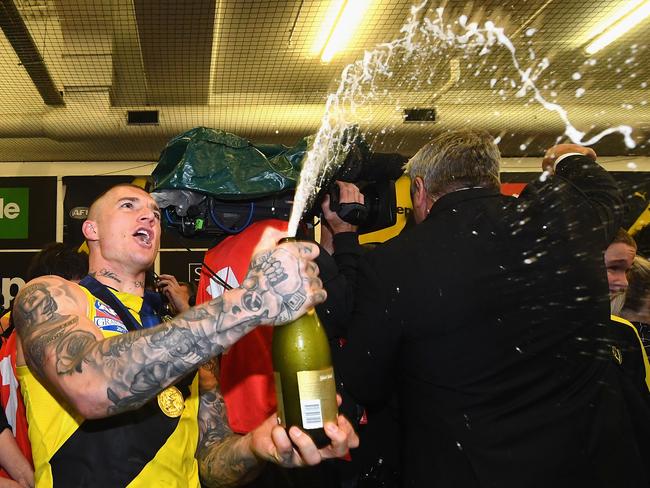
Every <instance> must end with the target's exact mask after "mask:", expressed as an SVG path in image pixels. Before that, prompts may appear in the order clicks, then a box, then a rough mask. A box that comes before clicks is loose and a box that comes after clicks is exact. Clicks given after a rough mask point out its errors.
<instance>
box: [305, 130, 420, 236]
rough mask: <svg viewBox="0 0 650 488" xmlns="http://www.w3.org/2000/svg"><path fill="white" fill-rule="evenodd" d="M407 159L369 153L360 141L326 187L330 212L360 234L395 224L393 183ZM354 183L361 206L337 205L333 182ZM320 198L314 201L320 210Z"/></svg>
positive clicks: (337, 198)
mask: <svg viewBox="0 0 650 488" xmlns="http://www.w3.org/2000/svg"><path fill="white" fill-rule="evenodd" d="M406 161H407V158H406V157H404V156H402V155H400V154H394V153H371V152H370V151H369V149H368V148H367V146H366V145H365V144H364V143H363V142H358V143H357V144H355V145H354V146H353V147H352V149H351V150H350V152H349V153H348V156H347V158H346V159H345V161H344V162H343V164H342V165H341V167H340V168H339V169H338V170H337V171H336V172H335V173H334V175H333V176H332V177H331V180H330V181H331V183H330V185H329V186H328V187H327V193H328V194H329V197H330V209H331V210H332V211H334V212H336V213H337V214H338V216H339V217H340V218H341V219H342V220H345V221H346V222H348V223H350V224H352V225H358V226H359V233H360V234H366V233H368V232H375V231H378V230H381V229H385V228H386V227H391V226H393V225H395V223H396V222H397V196H396V194H395V180H397V179H398V178H399V177H400V176H402V173H403V172H404V171H403V169H402V168H403V166H404V163H405V162H406ZM337 180H338V181H345V182H348V183H354V184H355V185H357V187H359V190H360V191H361V193H362V194H363V197H364V204H363V205H362V204H359V203H340V199H339V196H340V195H339V186H338V185H337V184H336V181H337ZM321 201H322V198H317V202H318V203H317V205H318V208H320V202H321Z"/></svg>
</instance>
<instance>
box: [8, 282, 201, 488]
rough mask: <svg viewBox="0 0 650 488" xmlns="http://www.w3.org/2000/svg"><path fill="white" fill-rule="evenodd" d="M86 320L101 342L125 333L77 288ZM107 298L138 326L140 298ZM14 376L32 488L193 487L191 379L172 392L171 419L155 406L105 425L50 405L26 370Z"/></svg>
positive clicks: (194, 392)
mask: <svg viewBox="0 0 650 488" xmlns="http://www.w3.org/2000/svg"><path fill="white" fill-rule="evenodd" d="M82 289H83V290H84V291H85V292H86V295H87V297H88V310H89V312H88V317H89V318H90V319H91V320H92V321H93V322H94V323H95V325H97V327H98V328H99V329H101V331H102V334H103V335H104V337H110V336H113V335H117V334H121V333H125V332H127V328H126V327H125V324H124V323H123V322H122V320H121V319H120V317H119V316H118V314H117V313H116V312H115V311H114V310H113V309H112V308H111V307H110V306H108V305H107V304H106V303H104V302H103V301H101V300H99V299H97V298H96V297H95V296H93V295H92V294H91V293H90V292H89V291H88V290H86V289H85V288H82ZM111 292H112V293H113V294H114V295H115V296H117V298H118V299H119V300H120V301H121V302H122V303H123V304H124V305H125V306H126V307H127V308H128V309H129V310H130V311H131V313H132V314H133V316H134V317H135V318H137V319H138V321H139V316H138V312H137V311H138V310H140V307H141V305H142V298H140V297H137V296H134V295H130V294H127V293H120V292H116V291H115V290H111ZM17 373H18V376H19V379H20V384H21V388H22V393H23V396H24V399H25V405H26V408H27V419H28V421H29V438H30V441H31V444H32V452H33V456H34V467H35V480H36V486H38V487H52V486H62V487H71V486H75V487H79V486H92V487H102V486H105V487H109V486H110V487H117V486H129V487H152V486H156V487H163V486H164V487H198V486H199V477H198V465H197V462H196V459H195V457H194V456H195V451H196V446H197V442H198V425H197V415H198V404H199V400H198V397H199V393H198V375H190V376H189V378H188V379H187V380H183V381H181V382H179V383H178V384H177V385H176V387H177V388H178V390H180V392H181V393H182V395H183V397H184V406H183V407H182V412H180V416H178V417H170V416H168V415H166V414H165V413H164V412H163V411H162V410H161V407H160V406H159V403H158V399H156V398H154V399H153V400H152V401H150V402H149V403H147V404H146V405H144V406H143V407H141V408H139V409H138V410H135V411H130V412H125V413H122V414H119V415H115V416H113V417H108V418H104V419H97V420H88V419H84V418H82V417H81V416H80V415H79V414H78V413H76V412H75V411H74V410H73V409H72V408H71V407H69V406H68V405H66V404H65V402H63V401H62V400H59V399H56V398H55V397H54V396H52V394H51V393H50V392H49V391H48V390H47V389H46V388H45V387H44V386H43V385H42V384H41V383H40V382H39V381H38V379H37V378H35V377H34V376H33V375H32V373H31V371H30V370H29V369H28V368H27V366H19V367H18V368H17Z"/></svg>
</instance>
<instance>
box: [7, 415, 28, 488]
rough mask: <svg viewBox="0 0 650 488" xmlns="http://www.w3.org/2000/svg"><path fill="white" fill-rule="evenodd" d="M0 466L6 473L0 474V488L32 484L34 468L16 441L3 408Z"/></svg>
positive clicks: (24, 487)
mask: <svg viewBox="0 0 650 488" xmlns="http://www.w3.org/2000/svg"><path fill="white" fill-rule="evenodd" d="M0 467H2V468H3V474H6V476H0V488H19V487H22V488H32V487H33V486H34V468H32V465H31V464H30V462H29V461H28V460H27V458H25V455H24V454H23V452H22V451H21V449H20V447H19V446H18V444H17V443H16V438H15V437H14V434H13V432H12V431H11V425H9V422H8V421H7V417H6V415H5V411H4V409H0Z"/></svg>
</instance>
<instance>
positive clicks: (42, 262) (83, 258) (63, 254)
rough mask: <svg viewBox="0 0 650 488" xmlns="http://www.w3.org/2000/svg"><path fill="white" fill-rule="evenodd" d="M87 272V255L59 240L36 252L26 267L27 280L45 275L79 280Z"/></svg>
mask: <svg viewBox="0 0 650 488" xmlns="http://www.w3.org/2000/svg"><path fill="white" fill-rule="evenodd" d="M87 274H88V255H87V254H86V253H84V252H79V251H78V250H77V249H76V248H73V247H70V246H68V245H66V244H63V243H61V242H51V243H49V244H47V245H45V247H44V248H43V249H41V251H40V252H39V253H38V254H36V255H35V256H34V257H33V258H32V260H31V261H30V263H29V266H28V268H27V276H26V278H27V281H31V280H33V279H34V278H38V277H39V276H45V275H56V276H60V277H61V278H64V279H66V280H80V279H81V278H83V277H84V276H86V275H87Z"/></svg>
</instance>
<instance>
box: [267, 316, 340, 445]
mask: <svg viewBox="0 0 650 488" xmlns="http://www.w3.org/2000/svg"><path fill="white" fill-rule="evenodd" d="M272 353H273V371H274V376H275V390H276V395H277V400H278V422H279V423H280V424H281V425H282V426H283V427H285V428H288V427H290V426H292V425H296V426H298V427H300V428H301V429H302V430H303V431H305V432H306V433H307V434H309V436H310V437H311V438H312V439H313V441H314V443H315V444H316V446H318V447H319V448H320V447H323V446H326V445H327V444H329V443H330V439H329V437H327V435H326V434H325V430H324V429H323V425H324V424H325V422H336V417H337V414H338V406H337V403H336V384H335V381H334V370H333V368H332V359H331V355H330V348H329V343H328V342H327V335H326V334H325V330H324V329H323V326H322V325H321V323H320V320H318V316H317V315H316V311H315V310H313V309H311V310H310V311H308V312H307V314H305V315H303V316H302V317H300V318H299V319H297V320H294V321H293V322H291V323H288V324H285V325H281V326H278V327H275V328H274V330H273V351H272Z"/></svg>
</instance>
